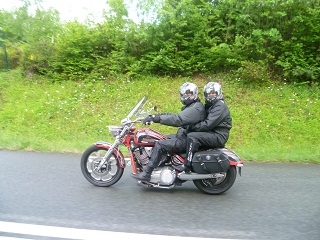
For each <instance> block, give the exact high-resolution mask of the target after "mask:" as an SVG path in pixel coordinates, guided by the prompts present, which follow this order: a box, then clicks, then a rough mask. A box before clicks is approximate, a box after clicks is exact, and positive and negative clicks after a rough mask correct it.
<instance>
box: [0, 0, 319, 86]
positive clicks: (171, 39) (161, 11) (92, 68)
mask: <svg viewBox="0 0 320 240" xmlns="http://www.w3.org/2000/svg"><path fill="white" fill-rule="evenodd" d="M23 2H24V6H23V7H21V8H18V9H15V10H14V11H12V12H7V11H3V10H1V11H0V20H1V21H0V58H2V59H4V61H3V63H4V64H3V68H6V67H5V64H6V65H8V64H9V66H10V68H16V67H22V68H23V70H24V71H25V72H26V73H29V74H30V75H32V74H34V73H37V74H39V73H40V74H45V75H47V76H49V77H52V78H54V79H55V80H66V79H77V80H78V79H79V80H81V79H84V78H86V79H88V80H90V79H91V80H96V79H100V78H106V77H116V76H117V75H119V74H120V75H122V74H124V75H126V76H128V77H141V76H143V75H149V74H151V75H158V76H192V75H194V74H212V73H222V72H226V71H233V72H238V74H239V77H241V78H246V79H245V80H246V81H247V82H251V81H252V82H259V83H261V82H268V81H269V79H270V77H272V78H273V79H278V80H279V81H281V79H283V77H285V79H286V81H287V82H302V83H303V82H307V83H308V84H311V83H312V82H313V83H314V82H319V79H320V76H319V73H320V64H319V63H320V61H319V60H320V57H319V54H320V49H319V46H320V37H319V36H320V25H319V22H320V1H319V0H312V1H310V0H267V1H261V0H237V1H236V0H224V1H205V0H179V1H177V0H158V1H150V0H149V1H142V0H140V1H138V5H137V6H138V10H137V11H138V12H139V13H140V14H141V15H140V16H141V21H140V22H134V21H133V20H131V19H129V17H128V7H129V6H128V5H126V4H125V3H126V1H124V0H109V1H107V3H108V5H109V8H108V11H106V12H105V21H104V22H102V23H93V22H90V21H89V20H88V21H87V22H86V23H80V22H69V23H61V22H59V15H58V13H57V12H56V11H55V10H53V9H51V10H43V9H42V8H41V7H39V6H41V1H40V0H38V1H36V3H37V5H36V12H35V14H34V15H32V14H30V13H29V11H28V9H29V8H30V7H32V5H30V3H29V1H25V0H23ZM33 7H34V6H33ZM253 68H254V69H255V70H256V71H254V72H256V73H257V74H258V75H256V76H253V74H252V73H251V76H250V72H249V71H250V69H253ZM246 71H247V72H246ZM88 77H89V78H88Z"/></svg>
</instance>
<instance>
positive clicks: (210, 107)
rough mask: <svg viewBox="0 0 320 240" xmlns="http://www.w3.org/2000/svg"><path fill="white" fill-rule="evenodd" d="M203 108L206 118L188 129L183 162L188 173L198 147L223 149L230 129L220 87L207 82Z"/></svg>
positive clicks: (229, 119) (229, 118) (227, 109)
mask: <svg viewBox="0 0 320 240" xmlns="http://www.w3.org/2000/svg"><path fill="white" fill-rule="evenodd" d="M204 98H205V108H206V111H207V118H206V119H205V120H203V121H201V122H199V123H196V124H193V125H190V126H189V127H188V130H189V133H188V135H187V149H186V150H187V151H186V152H187V158H186V160H185V162H184V165H185V171H186V172H188V171H189V170H190V166H191V160H192V158H193V155H194V153H195V152H197V151H198V149H199V147H200V146H201V147H207V148H223V147H224V146H225V144H226V142H227V141H228V138H229V132H230V129H231V128H232V118H231V116H230V111H229V108H228V106H227V104H226V103H225V101H224V98H223V95H222V89H221V85H220V84H219V83H217V82H209V83H207V84H206V85H205V87H204Z"/></svg>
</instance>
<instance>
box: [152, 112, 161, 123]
mask: <svg viewBox="0 0 320 240" xmlns="http://www.w3.org/2000/svg"><path fill="white" fill-rule="evenodd" d="M160 115H162V114H156V115H153V122H155V123H160Z"/></svg>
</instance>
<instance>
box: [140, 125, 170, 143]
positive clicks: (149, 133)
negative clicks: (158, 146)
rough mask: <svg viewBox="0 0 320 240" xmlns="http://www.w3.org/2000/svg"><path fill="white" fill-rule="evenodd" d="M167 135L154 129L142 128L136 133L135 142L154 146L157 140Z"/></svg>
mask: <svg viewBox="0 0 320 240" xmlns="http://www.w3.org/2000/svg"><path fill="white" fill-rule="evenodd" d="M166 138H167V137H166V136H165V135H163V134H161V133H159V132H157V131H155V130H153V129H150V128H141V129H139V130H137V131H136V133H135V135H134V143H135V144H137V145H139V146H146V147H153V146H154V144H155V143H156V141H158V140H163V139H166Z"/></svg>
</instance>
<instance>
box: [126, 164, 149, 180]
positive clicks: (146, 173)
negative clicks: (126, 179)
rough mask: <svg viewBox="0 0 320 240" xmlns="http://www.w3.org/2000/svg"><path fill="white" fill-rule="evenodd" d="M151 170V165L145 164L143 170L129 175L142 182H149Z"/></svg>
mask: <svg viewBox="0 0 320 240" xmlns="http://www.w3.org/2000/svg"><path fill="white" fill-rule="evenodd" d="M152 171H153V167H150V166H146V168H145V169H144V171H143V172H141V173H139V174H133V173H132V174H131V177H133V178H135V179H138V180H140V181H142V182H150V179H151V173H152Z"/></svg>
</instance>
